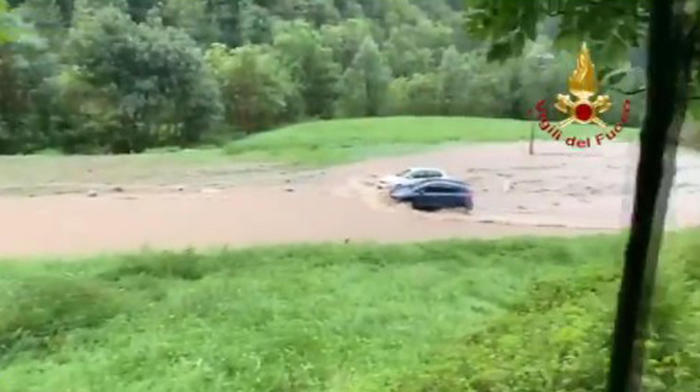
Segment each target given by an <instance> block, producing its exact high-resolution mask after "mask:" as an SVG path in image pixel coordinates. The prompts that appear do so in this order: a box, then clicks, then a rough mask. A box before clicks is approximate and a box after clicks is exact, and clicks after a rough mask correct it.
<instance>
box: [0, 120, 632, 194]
mask: <svg viewBox="0 0 700 392" xmlns="http://www.w3.org/2000/svg"><path fill="white" fill-rule="evenodd" d="M532 124H533V123H532V122H527V121H520V120H503V119H490V118H458V117H388V118H368V119H354V120H334V121H319V122H311V123H304V124H297V125H293V126H290V127H286V128H282V129H279V130H274V131H269V132H264V133H260V134H256V135H252V136H250V137H247V138H244V139H240V140H236V141H233V142H231V143H229V144H228V145H226V146H224V147H223V149H222V148H218V147H212V148H206V149H204V148H202V149H190V150H178V149H161V150H153V151H149V152H146V153H143V154H135V155H112V156H104V155H103V156H99V155H96V156H90V155H73V156H63V155H56V154H48V153H47V154H38V155H28V156H0V178H2V179H3V186H2V187H0V190H2V191H3V192H12V191H13V190H14V189H15V188H17V189H23V190H29V191H31V190H32V188H33V187H37V186H39V185H46V184H52V186H53V187H54V188H56V187H60V186H61V185H65V187H68V188H70V187H71V186H72V185H74V184H77V185H81V184H93V183H111V184H120V183H129V182H139V183H158V182H162V181H166V182H167V181H171V182H177V181H180V179H181V178H182V177H183V176H195V177H196V176H202V175H207V174H208V173H212V172H214V173H221V172H236V171H240V170H244V169H245V167H246V166H249V164H248V163H246V162H252V163H255V162H270V163H273V164H282V165H288V164H293V165H312V166H317V165H332V164H338V163H344V162H350V161H355V160H361V159H364V158H368V157H374V156H383V155H398V154H402V153H407V152H415V151H420V150H423V149H427V148H431V147H435V146H440V145H444V144H449V143H467V142H509V141H518V140H520V141H525V140H528V139H529V135H530V128H531V126H532ZM626 131H629V132H626ZM597 132H598V131H597V130H596V128H595V127H577V126H575V125H572V126H570V127H569V128H567V135H568V134H571V135H579V136H590V135H595V134H596V133H597ZM536 135H537V137H538V139H540V140H548V138H549V136H548V135H547V134H545V133H544V132H542V131H539V130H537V133H536ZM621 135H622V136H624V137H621V138H620V140H632V139H634V138H635V137H636V135H637V130H634V129H625V132H623V133H622V134H621ZM25 193H26V192H25Z"/></svg>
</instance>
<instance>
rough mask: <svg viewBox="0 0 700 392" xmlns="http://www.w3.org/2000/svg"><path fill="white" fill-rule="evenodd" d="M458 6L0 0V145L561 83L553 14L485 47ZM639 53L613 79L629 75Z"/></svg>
mask: <svg viewBox="0 0 700 392" xmlns="http://www.w3.org/2000/svg"><path fill="white" fill-rule="evenodd" d="M3 1H5V0H0V3H1V2H3ZM467 17H468V10H465V9H464V2H463V1H462V0H160V1H157V0H7V4H6V7H5V10H4V11H3V12H2V13H1V14H0V26H1V27H0V30H1V31H2V34H1V35H0V84H1V85H2V90H0V153H5V154H7V153H29V152H35V151H39V150H43V149H47V148H52V149H59V150H61V151H64V152H68V153H76V152H112V153H124V152H139V151H143V150H144V149H146V148H150V147H157V146H165V145H180V146H187V145H196V144H199V143H211V142H216V141H220V140H226V139H231V138H232V137H236V136H240V135H243V134H246V133H251V132H257V131H261V130H265V129H270V128H272V127H275V126H280V125H284V124H290V123H294V122H299V121H307V120H312V119H319V118H320V119H330V118H347V117H371V116H391V115H444V116H485V117H502V118H516V119H518V118H519V119H524V118H527V117H528V110H529V109H531V108H532V107H533V106H534V104H535V103H536V101H537V100H539V99H547V100H553V99H554V97H555V96H556V94H557V93H559V92H565V91H566V90H567V85H566V81H567V78H568V76H569V75H570V73H571V71H572V69H573V67H574V66H575V59H574V57H573V56H572V54H570V53H566V52H563V51H559V50H557V48H556V46H554V44H553V43H552V42H551V40H550V39H549V38H548V37H550V36H553V35H554V34H555V33H556V29H557V28H558V25H557V20H556V18H551V20H550V21H548V22H546V23H543V24H542V25H541V26H540V29H541V35H540V38H539V39H538V40H537V41H536V42H529V43H527V45H526V50H525V52H524V54H523V55H522V57H518V58H512V59H509V60H506V61H504V62H489V61H487V58H486V48H485V47H484V46H483V45H482V44H481V43H479V42H478V41H475V40H472V39H470V37H469V35H468V34H467V32H466V29H465V27H464V23H465V18H467ZM593 55H594V60H595V53H594V54H593ZM632 60H634V59H632ZM639 66H640V64H635V62H634V61H632V62H631V64H630V68H629V72H627V73H626V74H625V75H626V76H625V77H624V78H623V80H621V81H619V83H618V85H619V86H622V87H621V88H622V89H630V90H631V89H635V88H638V87H639V86H641V85H643V84H644V72H643V70H642V69H641V68H639ZM606 93H608V94H610V95H611V96H612V98H613V102H616V103H620V102H621V101H622V100H623V99H624V98H628V97H625V96H624V95H623V93H622V92H619V91H606ZM631 98H632V100H633V108H634V109H636V110H634V111H633V113H632V117H631V123H632V125H639V123H640V119H641V115H642V111H643V107H644V97H643V94H638V95H635V96H632V97H631ZM621 106H622V105H621V104H617V105H615V106H614V107H613V110H612V111H611V113H610V116H611V118H617V117H619V112H620V110H621Z"/></svg>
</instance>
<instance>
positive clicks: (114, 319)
mask: <svg viewBox="0 0 700 392" xmlns="http://www.w3.org/2000/svg"><path fill="white" fill-rule="evenodd" d="M698 234H700V232H698V231H692V232H688V233H684V234H682V235H676V236H674V238H673V239H672V242H673V244H674V245H673V247H672V251H673V252H671V253H670V254H669V255H670V256H669V258H670V259H672V260H673V263H677V264H679V265H681V263H680V261H682V262H683V268H686V267H685V266H688V267H687V268H691V267H692V268H694V269H692V270H690V269H689V270H688V271H690V272H687V271H686V270H685V269H684V270H682V271H681V272H682V274H681V275H682V276H683V277H684V280H683V281H685V279H686V278H687V279H688V280H689V279H691V277H692V279H695V282H697V281H698V280H700V274H697V272H699V271H700V270H699V269H698V264H699V263H698V262H697V258H695V259H694V258H693V257H696V255H697V253H695V254H693V253H691V252H693V251H695V252H697V251H698V250H699V249H698V246H697V240H696V236H697V235H698ZM693 244H695V245H693ZM691 245H692V246H691ZM693 246H694V247H693ZM622 249H623V238H622V237H621V236H612V237H607V236H597V237H588V238H580V239H567V240H564V239H511V240H499V241H488V242H486V241H448V242H436V243H429V244H414V245H400V246H398V245H397V246H373V245H362V246H359V245H352V246H342V245H326V246H293V247H280V248H262V249H253V250H243V251H222V252H220V253H217V254H208V255H200V254H197V253H194V252H186V253H179V254H168V253H163V254H160V253H158V254H156V253H144V254H140V255H134V256H130V257H105V258H100V259H94V260H84V261H77V262H74V263H46V264H27V263H24V264H22V263H21V262H17V263H12V262H7V263H3V264H1V265H0V292H2V293H3V296H2V297H0V314H1V315H2V317H0V369H3V370H2V373H0V390H1V391H3V392H15V391H17V392H19V391H22V392H32V391H36V392H40V391H41V392H45V391H47V390H51V391H56V392H61V391H127V392H132V391H149V392H158V391H169V392H170V391H232V390H235V391H387V390H388V391H392V390H393V391H452V390H462V391H530V390H533V391H534V390H538V391H539V390H572V391H575V390H582V391H583V390H586V391H589V390H599V389H575V388H570V389H561V388H563V387H564V386H566V385H579V386H581V387H583V386H586V385H589V384H585V383H584V382H585V381H586V380H591V379H596V380H597V379H598V378H599V376H600V374H601V371H602V370H601V369H602V368H603V362H604V348H605V342H604V339H605V336H607V335H606V334H607V332H608V328H609V327H610V324H609V322H608V321H609V320H610V314H611V312H612V308H613V305H614V300H613V292H614V288H615V283H616V279H617V275H616V271H617V270H618V267H619V262H618V260H619V259H620V258H621V254H622ZM694 255H695V256H694ZM679 260H680V261H679ZM681 275H679V276H681ZM674 298H675V296H674ZM679 298H680V299H682V300H684V301H685V300H688V299H689V298H690V299H692V298H695V301H696V302H695V303H697V295H695V296H694V297H692V298H691V297H690V296H689V295H686V296H683V297H679ZM674 303H675V302H674ZM686 304H687V303H686V302H683V306H686ZM684 309H685V308H684ZM671 310H672V309H671ZM688 320H690V321H688ZM603 321H604V322H603ZM686 321H687V326H692V325H695V326H698V325H699V324H698V321H699V320H698V315H697V313H691V315H689V316H688V317H687V320H686ZM692 323H695V324H692ZM691 330H692V329H691ZM662 332H663V334H664V336H670V335H669V334H670V333H669V332H664V331H662ZM694 336H697V332H696V333H695V335H694ZM589 338H590V339H589ZM659 341H662V339H661V338H659ZM697 343H700V342H696V346H694V347H695V348H693V347H692V346H684V347H688V348H689V352H690V353H693V354H694V355H697V354H698V351H697V350H696V351H693V350H695V349H697ZM660 346H661V347H663V350H662V351H663V352H664V354H663V355H662V356H664V355H676V356H678V361H681V359H682V358H681V356H679V355H678V354H677V351H678V350H677V349H674V347H678V346H673V345H670V344H660ZM589 347H593V350H594V351H593V354H591V352H590V349H589ZM669 353H670V354H669ZM561 355H564V356H563V357H562V356H561ZM562 361H564V362H565V363H573V364H575V365H572V366H569V367H568V368H570V370H569V371H568V373H567V372H564V373H561V371H560V370H558V369H559V365H560V364H561V363H564V362H562ZM667 362H668V361H667ZM691 364H692V363H690V362H688V363H684V364H683V365H684V366H689V365H691ZM521 366H522V368H521ZM538 366H542V368H541V370H537V369H539V368H538ZM567 366H568V365H567ZM669 367H672V368H673V369H681V370H682V369H685V368H681V366H670V365H669V366H667V367H666V368H669ZM568 368H567V369H568ZM528 369H529V370H528ZM572 369H573V370H572ZM576 369H590V372H592V373H590V372H589V373H580V374H579V373H577V372H575V371H574V370H576ZM514 371H516V373H513V372H514ZM530 371H535V372H536V373H537V372H539V373H537V375H536V377H527V374H528V372H530ZM561 374H563V375H564V376H566V377H562V376H561ZM579 376H580V377H579ZM577 377H578V378H577ZM528 381H532V383H531V384H525V383H526V382H528ZM598 381H599V380H598ZM577 382H579V384H575V383H577ZM659 382H661V381H659ZM567 383H568V384H567ZM508 385H511V386H512V387H511V389H507V387H506V386H508ZM679 385H680V384H679ZM689 385H691V384H687V383H686V384H683V385H682V386H684V387H687V386H689ZM497 386H498V387H497ZM530 386H532V388H534V389H531V388H530ZM556 388H559V389H556ZM657 390H660V389H657ZM665 390H671V391H674V392H675V391H679V392H680V391H687V390H697V389H692V388H690V389H665ZM653 391H656V390H653Z"/></svg>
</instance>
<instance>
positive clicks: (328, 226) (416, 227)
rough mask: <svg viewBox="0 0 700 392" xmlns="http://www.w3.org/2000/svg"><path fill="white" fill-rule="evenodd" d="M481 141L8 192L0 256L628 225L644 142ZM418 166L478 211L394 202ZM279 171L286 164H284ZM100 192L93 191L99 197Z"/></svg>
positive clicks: (688, 217)
mask: <svg viewBox="0 0 700 392" xmlns="http://www.w3.org/2000/svg"><path fill="white" fill-rule="evenodd" d="M536 148H537V149H536V155H534V156H529V155H528V154H527V146H526V145H525V144H523V143H510V144H479V145H473V146H466V147H465V146H462V147H451V148H446V149H441V150H438V151H433V152H429V153H421V154H414V155H409V156H402V157H392V158H382V159H373V160H368V161H364V162H361V163H356V164H351V165H346V166H340V167H335V168H331V169H326V170H322V171H309V172H291V173H280V172H274V173H272V172H271V173H260V174H256V176H260V177H265V176H267V178H268V181H258V180H259V179H260V178H256V180H255V181H252V180H251V181H250V182H246V181H239V182H237V183H236V184H235V185H228V186H222V187H218V188H207V189H198V190H197V191H185V192H183V191H182V189H180V191H178V190H177V189H176V187H175V186H174V184H173V185H172V186H170V185H168V186H166V187H165V188H163V189H168V190H169V191H163V190H162V189H161V190H160V191H158V192H147V191H138V192H132V191H129V189H130V188H129V184H123V188H124V190H123V191H122V190H120V191H119V192H111V193H99V194H98V195H97V196H96V197H88V196H87V195H86V194H85V193H75V194H62V195H45V196H35V197H27V196H19V195H12V196H0V222H1V223H2V235H0V256H2V257H16V256H45V255H81V254H82V255H84V254H90V253H99V252H117V251H119V252H121V251H137V250H139V249H140V248H142V247H149V248H151V249H182V248H186V247H190V246H194V247H197V248H200V249H202V248H209V247H219V246H224V245H225V246H229V247H240V246H250V245H260V244H282V243H291V242H339V241H346V240H350V241H353V242H358V241H376V242H400V241H418V240H431V239H441V238H495V237H503V236H513V235H561V236H570V235H578V234H589V233H598V232H610V231H616V230H619V229H621V228H624V227H626V226H627V225H628V223H629V220H630V213H631V209H632V190H633V189H634V181H633V179H634V171H635V169H636V163H637V147H636V146H635V145H633V144H622V143H613V144H607V145H604V146H602V147H599V148H596V149H587V150H583V151H582V150H578V151H577V150H572V149H571V148H569V147H566V146H564V145H562V144H560V143H553V142H551V143H539V144H537V146H536ZM411 166H429V167H440V168H443V169H445V170H447V171H448V172H449V173H450V174H451V175H453V176H455V177H459V178H463V179H465V180H467V181H469V182H470V183H471V184H472V186H473V188H474V190H475V204H476V206H475V210H474V211H473V212H472V213H471V214H467V213H466V212H465V211H460V210H455V211H444V212H438V213H424V212H417V211H413V210H411V209H410V208H409V207H408V206H404V205H397V204H395V203H392V202H391V201H390V200H389V199H388V197H387V196H386V192H383V191H380V190H378V189H377V187H376V184H375V181H376V179H377V178H378V177H381V176H383V175H385V174H388V173H395V172H399V171H400V170H402V169H404V168H406V167H411ZM276 170H278V169H276ZM676 177H677V178H676V181H675V186H674V191H673V197H672V200H671V204H670V211H669V215H668V227H669V228H670V229H675V228H682V227H690V226H697V225H700V156H699V155H697V154H694V153H691V152H689V151H681V152H680V153H679V159H678V171H677V176H676ZM93 196H95V195H93Z"/></svg>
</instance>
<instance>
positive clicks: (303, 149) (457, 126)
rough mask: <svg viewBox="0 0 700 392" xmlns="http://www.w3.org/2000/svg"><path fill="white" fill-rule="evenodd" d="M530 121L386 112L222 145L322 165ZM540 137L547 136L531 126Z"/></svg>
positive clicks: (518, 135)
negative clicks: (404, 115) (414, 115)
mask: <svg viewBox="0 0 700 392" xmlns="http://www.w3.org/2000/svg"><path fill="white" fill-rule="evenodd" d="M533 124H535V122H533V121H522V120H510V119H495V118H481V117H386V118H365V119H350V120H331V121H318V122H312V123H304V124H297V125H292V126H289V127H286V128H282V129H280V130H277V131H272V132H265V133H261V134H258V135H254V136H251V137H248V138H245V139H241V140H237V141H234V142H231V143H230V144H228V145H227V146H226V147H225V148H224V150H225V151H226V152H227V153H228V154H230V155H232V156H236V157H239V158H245V159H252V160H278V161H283V162H288V163H296V164H311V165H326V164H335V163H342V162H348V161H354V160H360V159H364V158H367V157H372V156H378V155H392V154H401V153H405V152H411V151H416V150H420V149H424V148H426V147H430V146H435V145H441V144H446V143H458V142H510V141H526V140H529V139H530V132H531V129H532V127H533V126H535V127H536V125H533ZM597 133H600V131H599V130H598V129H597V128H596V127H593V126H578V125H571V126H569V127H568V128H566V135H567V136H580V137H594V136H595V135H596V134H597ZM535 135H536V137H537V139H539V140H551V138H550V136H549V135H548V134H546V133H545V132H542V131H541V130H539V128H536V129H535ZM637 135H638V130H636V129H630V128H627V129H625V130H624V131H623V132H622V133H621V134H620V136H619V140H622V141H629V140H634V139H635V138H636V137H637Z"/></svg>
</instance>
